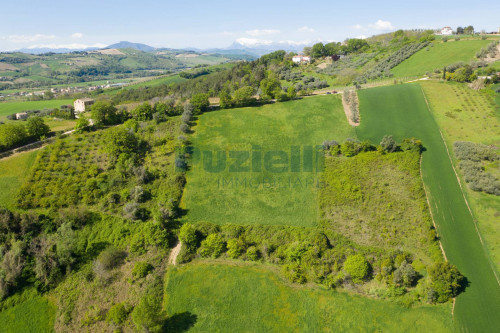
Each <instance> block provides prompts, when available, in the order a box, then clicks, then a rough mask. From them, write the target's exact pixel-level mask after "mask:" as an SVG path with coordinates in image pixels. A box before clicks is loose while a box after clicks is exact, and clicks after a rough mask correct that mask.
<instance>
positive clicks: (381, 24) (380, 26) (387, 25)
mask: <svg viewBox="0 0 500 333" xmlns="http://www.w3.org/2000/svg"><path fill="white" fill-rule="evenodd" d="M368 27H369V28H371V29H375V30H381V31H388V30H395V29H396V28H394V26H393V25H392V23H391V22H389V21H383V20H378V21H377V22H375V24H369V25H368Z"/></svg>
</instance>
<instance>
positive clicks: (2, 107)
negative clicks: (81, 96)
mask: <svg viewBox="0 0 500 333" xmlns="http://www.w3.org/2000/svg"><path fill="white" fill-rule="evenodd" d="M66 104H73V100H72V99H56V100H50V101H34V102H2V103H0V120H1V121H5V119H6V118H5V117H6V116H7V115H9V114H13V113H18V112H23V111H26V110H41V109H45V108H60V107H61V105H66Z"/></svg>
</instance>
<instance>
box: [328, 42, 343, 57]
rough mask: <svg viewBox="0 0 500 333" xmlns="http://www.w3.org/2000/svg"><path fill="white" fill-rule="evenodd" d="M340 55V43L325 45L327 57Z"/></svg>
mask: <svg viewBox="0 0 500 333" xmlns="http://www.w3.org/2000/svg"><path fill="white" fill-rule="evenodd" d="M339 53H340V43H335V42H331V43H328V44H325V55H327V56H333V55H335V54H339Z"/></svg>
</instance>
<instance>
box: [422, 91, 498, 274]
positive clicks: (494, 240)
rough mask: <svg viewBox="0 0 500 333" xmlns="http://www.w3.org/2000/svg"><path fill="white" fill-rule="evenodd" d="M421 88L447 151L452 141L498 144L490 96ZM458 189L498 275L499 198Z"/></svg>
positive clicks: (496, 111) (463, 184) (491, 97)
mask: <svg viewBox="0 0 500 333" xmlns="http://www.w3.org/2000/svg"><path fill="white" fill-rule="evenodd" d="M421 85H422V87H423V89H424V91H425V94H426V96H427V98H428V100H429V103H430V105H431V110H432V112H433V115H434V117H435V118H436V121H437V123H438V124H439V126H440V127H441V129H442V132H443V135H444V137H445V139H446V141H447V143H448V146H449V147H451V146H452V145H453V142H455V141H472V142H476V143H483V144H488V145H490V144H492V145H496V146H498V145H499V144H500V113H499V112H498V109H497V108H498V106H497V105H495V101H494V96H492V95H488V94H486V93H485V92H481V91H475V90H472V89H469V88H468V87H467V86H466V85H462V84H458V83H439V82H423V83H421ZM498 95H499V94H497V98H498ZM454 162H455V165H457V163H456V161H454ZM457 170H459V169H457ZM462 186H463V188H464V189H466V193H467V197H468V199H469V202H470V204H471V208H472V210H473V212H474V216H475V217H476V219H477V221H478V226H479V230H480V231H481V233H482V236H483V239H484V240H485V242H486V246H487V248H488V252H489V254H490V256H491V258H492V260H493V262H494V263H495V265H496V269H497V273H499V272H500V224H499V223H498V214H499V213H500V197H498V196H494V195H489V194H485V193H480V192H475V191H472V190H470V189H469V187H468V185H466V183H465V182H462Z"/></svg>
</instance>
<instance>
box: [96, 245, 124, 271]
mask: <svg viewBox="0 0 500 333" xmlns="http://www.w3.org/2000/svg"><path fill="white" fill-rule="evenodd" d="M126 255H127V254H126V253H125V252H124V251H121V250H118V249H116V248H114V247H112V246H110V247H108V248H106V249H105V250H104V251H102V252H101V253H100V254H99V256H98V257H97V260H96V261H97V262H98V263H99V264H100V265H101V267H102V268H104V269H105V270H110V269H113V268H115V267H117V266H118V265H120V264H121V263H122V262H123V259H125V257H126Z"/></svg>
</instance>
